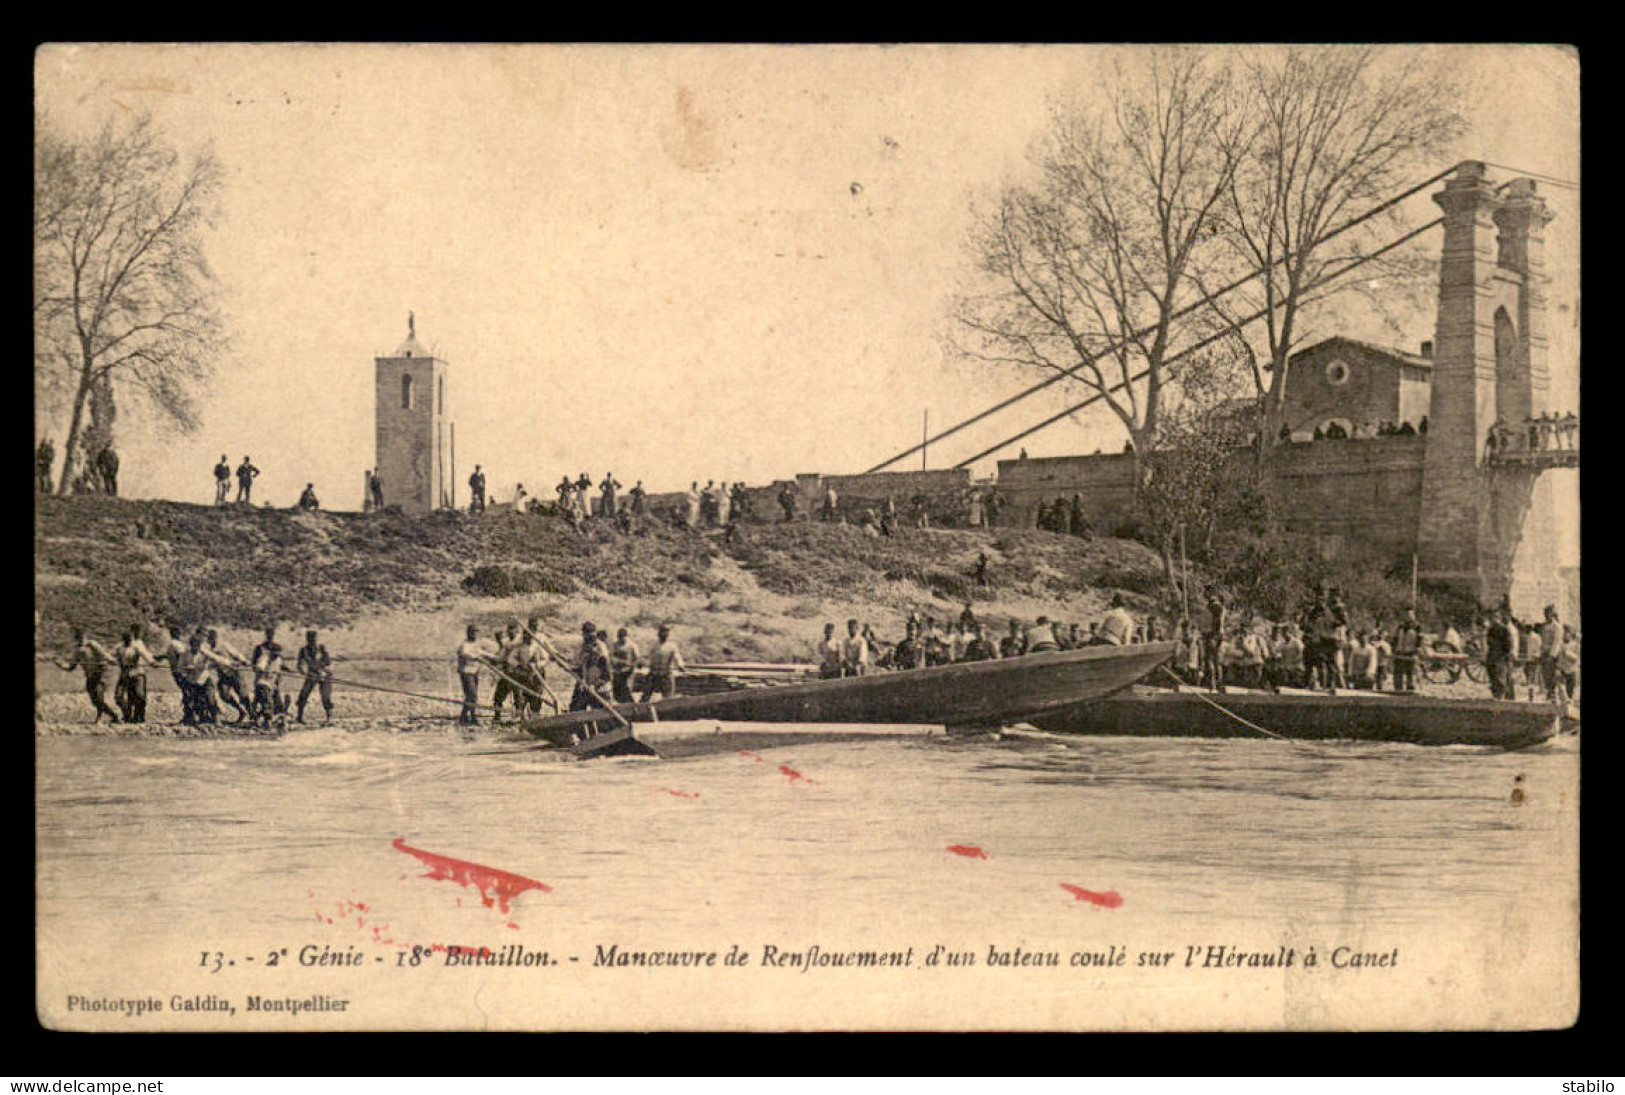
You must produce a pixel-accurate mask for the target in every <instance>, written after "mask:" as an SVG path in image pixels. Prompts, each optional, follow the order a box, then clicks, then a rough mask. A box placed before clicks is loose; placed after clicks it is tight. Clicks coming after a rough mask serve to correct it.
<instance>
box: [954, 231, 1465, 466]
mask: <svg viewBox="0 0 1625 1095" xmlns="http://www.w3.org/2000/svg"><path fill="white" fill-rule="evenodd" d="M1443 223H1444V218H1443V217H1435V218H1434V219H1433V220H1431V221H1429V222H1428V223H1426V224H1424V225H1423V226H1422V227H1420V228H1418V229H1415V230H1414V231H1411V232H1407V233H1405V234H1404V235H1403V236H1400V237H1399V238H1398V239H1396V240H1394V241H1393V242H1392V243H1389V244H1387V245H1385V246H1383V247H1381V248H1379V249H1378V250H1376V251H1373V252H1371V253H1370V254H1369V255H1362V256H1360V257H1359V258H1356V259H1353V260H1351V261H1350V262H1349V263H1348V264H1347V265H1345V266H1344V267H1343V268H1342V269H1341V270H1338V271H1337V272H1336V273H1334V274H1331V275H1330V276H1329V277H1327V278H1326V281H1327V282H1331V281H1335V280H1336V279H1338V278H1340V277H1342V276H1343V275H1344V274H1347V273H1348V272H1349V271H1350V270H1353V269H1355V268H1357V267H1360V266H1364V265H1365V264H1366V263H1368V262H1370V261H1372V260H1373V259H1375V258H1377V257H1378V256H1380V255H1384V254H1386V253H1388V252H1389V251H1392V250H1393V249H1394V248H1396V247H1400V246H1403V245H1404V244H1406V243H1409V242H1410V241H1411V240H1413V239H1415V238H1416V237H1417V236H1420V235H1421V234H1422V233H1423V232H1426V231H1428V230H1429V229H1431V228H1436V227H1438V226H1439V225H1440V224H1443ZM1323 284H1324V283H1323ZM1318 299H1320V298H1319V297H1312V298H1309V299H1308V300H1306V301H1304V303H1305V304H1308V303H1312V302H1313V301H1314V300H1318ZM1269 311H1270V309H1269V308H1263V309H1260V310H1259V311H1257V312H1254V313H1253V314H1252V315H1250V316H1247V317H1246V318H1244V319H1242V320H1240V321H1238V322H1237V323H1235V324H1233V325H1232V326H1231V327H1229V328H1227V329H1225V330H1223V331H1220V332H1218V333H1217V334H1212V335H1209V336H1208V337H1206V338H1204V339H1201V340H1200V341H1198V342H1193V343H1191V345H1189V346H1187V347H1185V348H1184V349H1183V350H1181V351H1179V352H1178V353H1176V354H1174V355H1172V356H1171V357H1167V358H1164V359H1163V364H1165V365H1168V364H1172V363H1173V362H1175V361H1178V360H1179V359H1180V358H1184V357H1189V356H1190V355H1191V354H1193V353H1195V352H1196V351H1197V350H1200V349H1202V348H1203V347H1205V346H1210V345H1212V344H1213V343H1215V342H1217V341H1219V340H1220V339H1222V338H1227V337H1229V336H1230V335H1231V334H1232V333H1233V332H1234V329H1235V328H1236V327H1243V326H1246V325H1247V324H1249V323H1253V322H1255V321H1257V320H1259V319H1262V318H1263V317H1264V316H1265V315H1267V314H1268V313H1269ZM1150 373H1151V370H1150V369H1149V368H1147V369H1145V370H1142V371H1141V372H1139V373H1138V374H1136V375H1134V376H1131V377H1129V378H1128V379H1127V380H1123V381H1119V382H1118V383H1116V384H1114V385H1112V386H1111V387H1110V388H1108V389H1107V391H1109V392H1116V391H1121V390H1122V389H1123V388H1126V387H1127V386H1128V385H1130V384H1137V383H1139V382H1140V381H1142V380H1144V379H1145V378H1146V377H1147V376H1149V375H1150ZM1056 379H1061V378H1060V377H1057V378H1056ZM1046 383H1052V381H1046ZM1105 398H1106V393H1105V392H1099V391H1097V392H1096V393H1095V394H1093V395H1091V396H1089V397H1088V398H1087V399H1084V400H1083V401H1082V402H1079V403H1074V404H1073V405H1072V406H1070V407H1068V408H1067V409H1066V410H1064V411H1062V412H1060V413H1059V414H1056V415H1051V416H1050V417H1049V418H1046V419H1044V421H1042V422H1040V423H1039V424H1038V425H1036V426H1032V427H1030V428H1028V429H1025V430H1023V431H1021V432H1020V433H1018V434H1016V435H1014V436H1013V437H1007V438H1005V439H1004V440H1003V441H1000V442H999V443H998V444H997V445H994V446H992V447H991V448H986V449H983V450H982V451H981V452H979V453H977V454H976V455H975V456H970V457H966V458H965V459H964V460H961V461H959V462H958V463H957V464H955V465H954V467H955V468H963V467H968V466H969V465H971V464H974V463H975V462H976V461H978V460H980V459H982V458H983V457H985V456H991V455H993V454H994V453H996V452H998V451H999V450H1000V449H1004V448H1008V447H1009V446H1010V445H1012V444H1014V443H1015V442H1017V441H1020V440H1022V439H1024V438H1027V437H1031V436H1032V435H1033V434H1035V433H1037V432H1038V431H1040V430H1042V429H1046V428H1047V427H1049V426H1053V425H1055V423H1057V422H1059V421H1061V419H1063V418H1067V417H1069V416H1071V415H1074V414H1076V413H1077V412H1079V411H1081V410H1083V409H1084V408H1085V407H1089V406H1092V405H1093V404H1095V403H1098V402H1100V401H1101V400H1102V399H1105Z"/></svg>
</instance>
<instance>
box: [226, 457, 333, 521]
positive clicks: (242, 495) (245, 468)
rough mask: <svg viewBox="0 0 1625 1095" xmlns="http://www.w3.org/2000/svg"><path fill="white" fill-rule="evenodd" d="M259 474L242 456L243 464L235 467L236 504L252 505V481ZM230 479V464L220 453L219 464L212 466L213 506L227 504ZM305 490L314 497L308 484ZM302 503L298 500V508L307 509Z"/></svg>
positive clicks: (301, 500) (313, 491)
mask: <svg viewBox="0 0 1625 1095" xmlns="http://www.w3.org/2000/svg"><path fill="white" fill-rule="evenodd" d="M259 474H260V469H258V468H256V467H255V466H254V461H253V460H252V459H251V458H250V457H248V456H244V457H243V462H242V463H241V464H238V465H237V472H236V476H237V501H238V502H240V503H244V504H246V505H253V504H254V480H255V479H258V478H259ZM231 479H232V470H231V463H230V461H228V460H227V459H226V454H225V453H221V454H220V463H218V464H216V465H215V466H214V504H215V505H217V506H224V505H226V504H227V502H228V500H229V498H230V495H231ZM305 490H306V491H308V492H310V496H311V497H312V498H314V497H315V496H316V495H315V488H314V487H313V486H311V485H310V484H308V483H307V484H306V485H305ZM304 501H305V500H304V498H303V497H301V498H300V506H301V508H309V507H306V506H305V504H304Z"/></svg>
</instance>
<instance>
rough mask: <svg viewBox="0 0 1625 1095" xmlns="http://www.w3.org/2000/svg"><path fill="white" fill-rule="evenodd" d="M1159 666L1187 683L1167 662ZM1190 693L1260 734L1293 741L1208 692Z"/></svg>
mask: <svg viewBox="0 0 1625 1095" xmlns="http://www.w3.org/2000/svg"><path fill="white" fill-rule="evenodd" d="M1159 668H1161V670H1162V671H1163V672H1164V673H1166V674H1168V676H1169V677H1170V678H1172V680H1173V682H1174V683H1175V684H1184V683H1185V682H1184V681H1182V680H1180V679H1179V678H1178V677H1177V676H1175V675H1174V671H1173V670H1172V669H1169V668H1168V666H1167V665H1166V664H1164V665H1162V666H1160V667H1159ZM1180 694H1181V695H1186V694H1187V693H1183V692H1182V693H1180ZM1189 695H1193V696H1195V697H1196V698H1197V699H1199V700H1201V701H1202V702H1203V703H1205V704H1208V705H1209V706H1211V707H1215V708H1218V710H1220V711H1222V712H1224V713H1225V714H1226V715H1229V716H1230V717H1231V718H1233V719H1235V720H1236V721H1237V722H1239V723H1241V725H1243V726H1245V727H1247V728H1248V729H1249V730H1257V731H1258V732H1259V733H1260V734H1264V735H1266V736H1268V737H1272V738H1274V739H1275V740H1276V741H1285V742H1292V739H1291V738H1288V737H1283V736H1282V735H1280V734H1277V733H1276V732H1275V731H1273V730H1266V729H1264V728H1263V727H1262V726H1260V725H1258V724H1257V723H1256V722H1251V721H1249V720H1247V719H1244V718H1242V717H1241V716H1240V715H1238V714H1236V713H1235V712H1234V711H1232V710H1230V709H1229V708H1227V707H1225V706H1224V705H1223V704H1221V703H1219V702H1218V701H1217V700H1214V699H1213V698H1211V697H1210V696H1208V695H1207V694H1205V693H1203V692H1192V693H1189ZM1292 744H1298V743H1296V742H1292Z"/></svg>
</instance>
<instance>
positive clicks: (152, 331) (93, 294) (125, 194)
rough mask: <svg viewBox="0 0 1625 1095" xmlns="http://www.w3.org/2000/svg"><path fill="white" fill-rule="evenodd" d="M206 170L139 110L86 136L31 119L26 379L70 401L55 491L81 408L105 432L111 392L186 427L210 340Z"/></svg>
mask: <svg viewBox="0 0 1625 1095" xmlns="http://www.w3.org/2000/svg"><path fill="white" fill-rule="evenodd" d="M220 182H221V169H220V165H219V163H218V162H217V161H216V160H215V158H214V156H213V154H212V152H210V151H209V150H207V149H205V150H203V151H202V152H200V153H198V154H197V155H196V156H194V157H193V158H192V159H190V161H187V162H183V161H182V158H181V157H180V155H179V154H178V153H177V152H176V151H175V150H173V149H172V148H170V147H169V146H168V145H167V144H166V143H165V142H164V141H163V139H162V138H161V136H160V135H159V134H158V132H157V131H156V128H155V127H154V125H153V124H152V122H151V121H150V120H149V119H147V118H144V117H143V118H138V119H136V120H135V121H133V122H131V123H126V124H124V125H122V126H120V125H115V124H113V123H111V122H110V123H108V124H107V125H105V126H103V127H102V129H101V130H100V131H99V132H98V133H97V134H96V135H95V136H94V137H91V138H88V139H76V138H73V137H70V136H68V135H66V134H64V133H63V132H61V131H60V130H58V129H57V128H56V127H55V126H53V125H52V124H51V122H50V120H49V119H39V120H37V123H36V133H35V141H34V378H35V393H36V396H37V397H38V398H39V399H40V401H41V403H42V404H45V405H47V406H49V405H51V404H52V403H60V402H67V403H68V404H69V405H70V406H71V414H70V418H69V425H68V433H67V436H66V439H65V441H64V444H63V446H62V454H63V460H62V471H61V479H60V481H59V483H58V487H57V489H58V492H59V493H66V491H67V489H68V486H69V484H70V483H71V482H72V479H73V475H74V470H75V465H76V462H77V458H78V457H80V456H81V455H85V454H81V453H80V451H79V450H80V449H82V448H83V447H84V446H83V440H84V434H85V431H86V426H85V417H86V413H87V411H89V410H91V409H92V408H93V407H94V408H95V410H96V418H97V421H98V423H100V428H101V429H102V430H103V431H110V430H111V422H112V418H113V412H114V406H115V404H114V400H115V398H116V397H117V396H118V395H119V394H121V393H125V392H128V393H133V394H137V395H139V396H140V397H142V398H143V399H144V400H145V402H146V403H148V404H149V405H150V406H152V407H153V408H155V409H156V410H157V411H158V412H159V413H160V417H161V418H162V420H164V421H166V422H168V423H171V424H174V425H176V426H179V427H180V428H181V429H185V430H190V429H193V428H195V427H196V426H197V424H198V417H197V410H196V398H197V396H198V395H199V394H200V390H201V389H202V387H203V386H204V385H205V384H206V383H207V381H208V378H209V376H210V373H211V369H212V360H213V358H214V356H215V354H216V353H217V352H218V351H219V349H220V347H221V335H220V330H221V324H220V317H219V314H218V311H217V309H216V306H215V301H214V295H213V277H212V275H211V273H210V270H209V267H208V263H207V261H206V260H205V257H204V252H203V239H204V236H205V233H206V231H207V229H208V228H209V227H210V226H211V225H212V223H213V220H214V216H215V211H216V201H217V198H218V194H219V188H220ZM97 443H98V444H100V443H102V442H101V441H100V440H99V441H98V442H97Z"/></svg>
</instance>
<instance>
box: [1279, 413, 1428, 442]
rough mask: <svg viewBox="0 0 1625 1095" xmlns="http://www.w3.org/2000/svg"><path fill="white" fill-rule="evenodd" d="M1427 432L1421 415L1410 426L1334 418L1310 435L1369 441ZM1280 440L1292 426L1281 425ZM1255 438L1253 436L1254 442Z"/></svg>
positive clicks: (1288, 435) (1287, 437)
mask: <svg viewBox="0 0 1625 1095" xmlns="http://www.w3.org/2000/svg"><path fill="white" fill-rule="evenodd" d="M1427 433H1428V416H1427V415H1425V414H1424V415H1423V416H1422V419H1421V421H1420V422H1418V423H1417V424H1416V425H1414V426H1412V425H1411V424H1410V421H1409V420H1406V421H1404V422H1390V421H1387V420H1384V421H1381V422H1364V423H1356V424H1355V425H1353V426H1345V425H1343V424H1342V423H1341V422H1338V421H1336V420H1335V419H1334V420H1333V421H1331V422H1329V423H1327V424H1326V425H1325V426H1316V427H1315V429H1314V433H1313V434H1312V435H1311V437H1312V439H1313V440H1315V441H1369V440H1371V439H1372V438H1374V437H1418V436H1420V437H1426V436H1427ZM1281 440H1282V441H1291V440H1292V427H1291V426H1282V427H1281ZM1256 441H1257V438H1256V437H1255V438H1254V442H1256Z"/></svg>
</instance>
